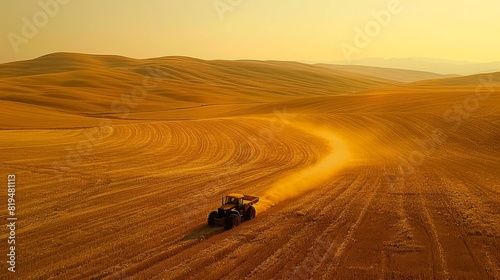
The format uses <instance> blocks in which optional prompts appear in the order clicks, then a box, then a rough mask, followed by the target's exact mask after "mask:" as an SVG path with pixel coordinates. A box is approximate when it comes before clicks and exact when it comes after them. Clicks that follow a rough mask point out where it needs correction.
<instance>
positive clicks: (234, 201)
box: [222, 194, 243, 210]
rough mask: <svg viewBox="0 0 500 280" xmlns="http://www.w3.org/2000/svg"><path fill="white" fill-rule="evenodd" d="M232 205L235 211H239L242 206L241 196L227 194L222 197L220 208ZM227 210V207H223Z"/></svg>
mask: <svg viewBox="0 0 500 280" xmlns="http://www.w3.org/2000/svg"><path fill="white" fill-rule="evenodd" d="M228 204H230V205H234V207H235V208H236V209H238V210H239V209H240V208H241V206H242V205H243V195H241V194H229V195H226V196H223V197H222V207H224V206H226V205H228ZM224 208H227V207H224Z"/></svg>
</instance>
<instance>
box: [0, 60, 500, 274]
mask: <svg viewBox="0 0 500 280" xmlns="http://www.w3.org/2000/svg"><path fill="white" fill-rule="evenodd" d="M0 82H1V86H0V128H1V130H0V151H1V163H2V169H1V174H2V175H1V176H2V177H4V178H5V181H6V180H7V179H6V178H7V174H11V173H14V174H15V175H16V180H17V186H16V188H17V192H16V207H17V216H18V219H19V220H18V222H17V224H18V228H17V243H16V246H17V271H16V274H15V276H16V277H18V279H243V278H245V279H247V278H248V279H433V278H435V279H500V239H499V237H500V235H499V233H500V183H499V182H500V172H499V170H498V167H499V162H500V133H499V131H500V95H499V94H498V91H499V90H500V73H491V74H481V75H474V76H465V77H462V76H453V77H447V76H442V75H438V74H432V73H425V72H417V71H404V70H397V71H396V70H394V69H392V70H391V69H381V68H369V69H368V68H359V67H354V66H353V67H351V66H344V67H333V66H328V65H308V64H301V63H295V62H278V61H265V62H263V61H244V60H241V61H217V60H215V61H204V60H198V59H193V58H186V57H164V58H157V59H145V60H135V59H130V58H125V57H118V56H97V55H83V54H71V53H57V54H52V55H47V56H44V57H40V58H37V59H34V60H30V61H20V62H13V63H7V64H2V65H0ZM232 192H237V193H245V194H250V195H257V196H260V197H261V202H260V203H259V205H258V208H257V217H256V219H254V220H252V221H250V222H246V223H243V224H242V225H240V226H238V227H237V228H235V229H232V230H230V231H224V232H223V231H220V230H219V229H218V228H210V227H208V226H206V223H207V215H208V213H209V212H210V211H212V210H215V209H216V208H217V207H218V206H219V204H220V197H221V196H222V195H225V194H227V193H232ZM0 198H1V200H2V205H4V206H5V207H4V208H6V205H5V202H6V201H7V191H6V188H2V190H1V191H0ZM1 213H2V219H3V220H5V218H6V215H7V214H6V211H4V210H2V212H1ZM0 234H1V235H0V241H1V242H0V244H2V247H1V252H2V255H4V256H5V254H6V253H7V242H6V239H7V237H8V233H7V232H6V231H1V232H0ZM5 259H6V258H5ZM2 262H3V263H4V260H3V259H2ZM4 277H5V278H4ZM19 277H20V278H19ZM0 278H2V279H11V278H12V279H14V278H13V275H11V274H9V273H8V271H7V270H6V269H2V271H1V277H0Z"/></svg>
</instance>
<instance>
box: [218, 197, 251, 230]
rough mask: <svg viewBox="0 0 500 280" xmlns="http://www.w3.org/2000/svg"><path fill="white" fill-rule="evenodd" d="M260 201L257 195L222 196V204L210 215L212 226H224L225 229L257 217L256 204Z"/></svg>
mask: <svg viewBox="0 0 500 280" xmlns="http://www.w3.org/2000/svg"><path fill="white" fill-rule="evenodd" d="M257 202H259V198H258V197H257V196H251V195H246V194H245V195H243V194H234V193H233V194H229V195H226V196H223V197H222V205H221V206H220V207H219V209H218V210H217V211H212V212H211V213H210V215H208V224H209V225H210V226H224V230H229V229H232V228H234V227H237V226H238V225H240V224H241V223H242V222H246V221H250V220H251V219H253V218H255V213H256V212H255V207H253V205H254V204H256V203H257Z"/></svg>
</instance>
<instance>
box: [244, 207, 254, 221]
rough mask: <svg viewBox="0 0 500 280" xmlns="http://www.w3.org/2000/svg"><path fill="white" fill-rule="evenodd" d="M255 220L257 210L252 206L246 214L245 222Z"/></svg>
mask: <svg viewBox="0 0 500 280" xmlns="http://www.w3.org/2000/svg"><path fill="white" fill-rule="evenodd" d="M253 218H255V208H254V207H253V206H250V207H248V209H247V211H246V212H245V221H250V220H252V219H253Z"/></svg>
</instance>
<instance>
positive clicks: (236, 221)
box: [224, 214, 241, 230]
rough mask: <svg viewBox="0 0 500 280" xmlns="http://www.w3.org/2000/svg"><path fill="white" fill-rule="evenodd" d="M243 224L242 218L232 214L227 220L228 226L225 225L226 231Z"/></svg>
mask: <svg viewBox="0 0 500 280" xmlns="http://www.w3.org/2000/svg"><path fill="white" fill-rule="evenodd" d="M240 224H241V218H240V216H238V215H235V214H232V215H230V216H229V217H228V218H227V219H226V224H225V225H224V230H230V229H232V228H235V227H237V226H239V225H240Z"/></svg>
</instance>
